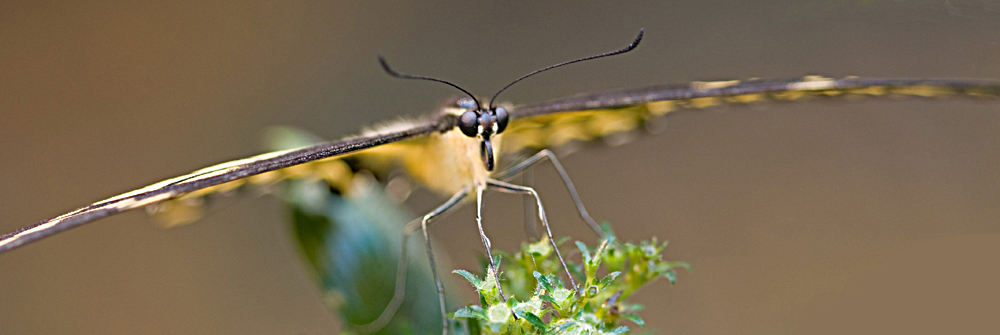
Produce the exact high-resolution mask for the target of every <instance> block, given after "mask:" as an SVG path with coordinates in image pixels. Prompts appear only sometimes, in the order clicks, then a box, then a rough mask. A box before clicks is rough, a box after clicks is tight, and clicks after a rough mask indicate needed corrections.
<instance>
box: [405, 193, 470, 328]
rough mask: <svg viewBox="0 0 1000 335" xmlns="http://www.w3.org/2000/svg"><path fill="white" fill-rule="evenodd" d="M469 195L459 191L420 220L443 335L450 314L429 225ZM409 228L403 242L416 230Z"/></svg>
mask: <svg viewBox="0 0 1000 335" xmlns="http://www.w3.org/2000/svg"><path fill="white" fill-rule="evenodd" d="M467 195H469V189H468V188H465V189H462V190H461V191H458V193H455V195H453V196H452V197H451V198H450V199H448V201H446V202H445V203H444V204H442V205H441V206H438V208H435V209H434V210H433V211H431V212H430V213H427V215H424V217H423V218H422V219H421V220H420V229H421V231H423V233H424V242H425V243H426V247H427V260H428V261H429V262H430V265H431V275H433V276H434V284H435V285H436V286H437V292H438V303H439V304H440V305H441V327H442V328H441V334H443V335H448V312H447V310H445V306H444V285H441V277H440V276H438V272H437V265H436V264H434V252H433V251H432V250H431V236H430V234H428V233H427V224H429V223H430V222H431V220H433V219H434V218H436V217H438V216H440V215H441V214H444V213H445V212H447V211H448V210H450V209H452V208H455V206H456V205H458V204H461V203H462V200H464V199H465V197H466V196H467ZM409 226H410V225H409V224H407V228H406V229H404V232H403V234H404V235H403V240H404V241H405V240H406V235H408V234H409V232H411V231H413V230H416V228H415V227H414V228H409ZM404 246H405V243H404ZM403 253H404V254H405V253H406V249H405V248H404V249H403ZM403 273H404V275H405V273H406V272H405V271H403ZM403 281H404V284H403V286H404V289H405V281H406V278H405V277H404V278H403ZM399 290H400V284H399V278H398V277H397V279H396V291H397V292H398V291H399ZM400 300H402V299H400ZM396 307H398V306H396Z"/></svg>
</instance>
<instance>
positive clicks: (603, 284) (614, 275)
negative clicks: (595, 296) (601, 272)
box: [599, 271, 622, 289]
mask: <svg viewBox="0 0 1000 335" xmlns="http://www.w3.org/2000/svg"><path fill="white" fill-rule="evenodd" d="M621 274H622V273H621V272H618V271H615V272H612V273H609V274H608V275H607V276H604V279H601V283H600V285H599V286H600V287H601V289H604V288H605V287H608V285H610V284H611V282H613V281H615V278H618V275H621Z"/></svg>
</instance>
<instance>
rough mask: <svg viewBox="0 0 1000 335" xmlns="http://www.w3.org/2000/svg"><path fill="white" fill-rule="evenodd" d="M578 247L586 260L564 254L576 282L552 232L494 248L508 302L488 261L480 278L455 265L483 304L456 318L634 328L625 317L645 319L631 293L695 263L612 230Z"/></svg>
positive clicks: (509, 326)
mask: <svg viewBox="0 0 1000 335" xmlns="http://www.w3.org/2000/svg"><path fill="white" fill-rule="evenodd" d="M576 246H577V248H578V249H579V251H580V255H581V262H580V263H574V264H571V263H572V262H570V260H569V259H567V260H566V261H567V265H568V266H569V267H570V272H572V273H573V274H574V277H575V279H577V282H578V283H579V285H580V287H578V288H577V289H573V288H572V287H567V286H566V284H565V283H564V282H563V280H562V278H560V276H559V274H561V273H563V270H562V266H561V265H560V264H559V260H558V259H557V258H556V256H555V252H553V249H552V245H551V244H550V243H549V241H548V240H547V239H543V240H542V241H539V242H536V243H526V244H523V245H522V246H521V250H520V251H519V252H517V253H516V254H513V255H511V254H508V253H504V252H497V253H498V254H499V255H500V256H498V258H499V259H498V260H497V261H499V260H501V259H505V260H508V261H507V262H505V264H504V265H503V267H502V269H501V274H500V278H501V285H502V286H503V291H504V293H505V294H506V295H507V298H508V299H507V301H506V302H504V301H503V300H502V299H501V297H500V290H499V289H498V288H497V286H496V280H495V279H494V275H495V274H494V273H493V272H492V271H490V270H489V267H486V266H484V269H486V270H485V273H486V274H485V276H484V277H483V278H482V279H480V277H478V276H476V275H474V274H472V273H470V272H468V271H465V270H455V271H454V272H455V273H456V274H459V275H460V276H462V277H463V278H465V279H466V280H467V281H469V283H471V284H472V286H473V287H475V288H476V291H477V292H478V293H479V305H471V306H467V307H463V308H461V309H459V310H458V311H456V312H455V313H454V315H453V317H455V318H460V319H466V320H468V321H469V322H468V327H469V329H468V330H469V333H471V334H477V333H478V334H594V335H597V334H602V335H603V334H607V335H612V334H623V333H627V332H628V331H629V328H628V325H625V324H624V323H625V322H623V320H628V321H629V323H631V324H634V325H638V326H640V327H643V326H645V323H644V322H643V321H642V319H641V318H640V317H639V316H638V315H637V314H636V312H638V311H639V310H640V309H642V306H640V305H636V304H629V303H627V302H626V299H628V298H629V297H630V296H631V295H632V294H634V293H635V292H636V291H637V290H639V288H641V287H643V286H645V285H646V284H649V283H652V282H653V281H655V280H656V279H658V278H661V277H663V278H667V280H669V281H670V283H675V282H676V279H677V273H676V269H677V268H684V269H690V265H688V264H687V263H685V262H673V261H665V260H663V258H662V256H661V254H660V253H661V252H662V251H663V249H664V248H665V247H666V246H667V244H666V243H663V244H659V243H658V242H657V241H656V238H653V239H652V240H650V241H643V242H641V243H639V244H632V243H620V242H617V241H616V240H615V238H614V237H613V235H610V234H609V237H608V238H605V239H603V240H601V242H600V244H599V245H598V246H597V247H596V248H591V247H588V246H587V245H585V244H584V243H582V242H576ZM602 264H603V265H604V271H602V269H601V265H602ZM602 273H604V274H603V275H602ZM515 316H516V318H515Z"/></svg>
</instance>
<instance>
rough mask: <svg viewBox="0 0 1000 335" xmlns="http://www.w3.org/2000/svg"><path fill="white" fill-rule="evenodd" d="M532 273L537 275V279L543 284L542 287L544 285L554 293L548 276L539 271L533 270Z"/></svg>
mask: <svg viewBox="0 0 1000 335" xmlns="http://www.w3.org/2000/svg"><path fill="white" fill-rule="evenodd" d="M531 275H533V276H535V280H537V281H538V283H540V284H542V287H544V288H545V290H546V291H548V292H549V293H552V283H550V282H549V279H548V278H545V276H543V275H542V274H541V273H540V272H538V271H534V272H532V273H531Z"/></svg>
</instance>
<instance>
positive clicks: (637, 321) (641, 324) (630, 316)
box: [622, 313, 646, 327]
mask: <svg viewBox="0 0 1000 335" xmlns="http://www.w3.org/2000/svg"><path fill="white" fill-rule="evenodd" d="M622 317H623V318H626V319H628V320H629V321H632V322H634V323H635V324H637V325H639V327H645V326H646V322H645V321H642V318H640V317H639V316H638V315H635V314H632V313H628V314H624V315H622Z"/></svg>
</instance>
